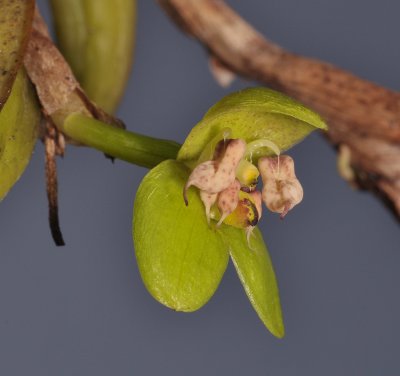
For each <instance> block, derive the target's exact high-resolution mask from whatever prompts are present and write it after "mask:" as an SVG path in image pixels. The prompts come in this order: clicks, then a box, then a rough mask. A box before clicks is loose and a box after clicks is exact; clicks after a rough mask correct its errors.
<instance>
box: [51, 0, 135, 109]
mask: <svg viewBox="0 0 400 376" xmlns="http://www.w3.org/2000/svg"><path fill="white" fill-rule="evenodd" d="M51 5H52V10H53V14H54V19H55V26H56V34H57V39H58V42H59V43H60V50H61V52H62V53H63V54H64V56H65V58H66V60H67V61H68V63H69V64H70V65H71V68H72V70H73V72H74V74H75V75H76V77H77V79H78V81H79V82H80V83H81V85H82V87H83V89H84V90H85V92H86V94H87V95H88V97H89V98H90V99H91V100H92V101H94V102H95V103H96V104H97V105H99V106H100V107H101V108H102V109H104V110H106V111H108V112H109V113H112V112H114V111H115V109H116V106H117V104H118V102H119V100H120V98H121V96H122V94H123V91H124V88H125V86H126V83H127V80H128V76H129V72H130V68H131V65H132V55H133V47H134V43H135V24H136V0H112V1H110V0H108V1H107V0H103V1H99V0H68V1H65V0H51Z"/></svg>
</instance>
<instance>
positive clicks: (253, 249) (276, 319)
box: [222, 226, 285, 338]
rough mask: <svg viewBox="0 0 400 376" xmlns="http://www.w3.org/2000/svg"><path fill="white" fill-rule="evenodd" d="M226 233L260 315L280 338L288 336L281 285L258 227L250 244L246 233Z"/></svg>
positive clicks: (229, 229) (231, 230) (226, 228)
mask: <svg viewBox="0 0 400 376" xmlns="http://www.w3.org/2000/svg"><path fill="white" fill-rule="evenodd" d="M222 231H223V234H224V236H225V237H226V240H227V242H228V243H229V245H230V247H229V251H230V255H231V258H232V261H233V263H234V265H235V268H236V271H237V273H238V275H239V278H240V281H241V282H242V285H243V287H244V290H245V291H246V294H247V296H248V298H249V300H250V302H251V304H252V305H253V307H254V309H255V310H256V312H257V314H258V316H259V317H260V319H261V320H262V322H263V323H264V325H265V326H266V327H267V328H268V329H269V331H270V332H271V333H272V334H273V335H274V336H276V337H278V338H282V337H283V336H284V335H285V328H284V325H283V319H282V310H281V304H280V299H279V290H278V284H277V281H276V277H275V272H274V268H273V266H272V262H271V258H270V256H269V254H268V250H267V247H266V246H265V243H264V240H263V238H262V234H261V232H260V230H259V229H258V228H255V229H254V230H253V234H252V235H251V237H250V244H248V243H247V239H246V234H245V232H244V231H243V230H241V231H240V230H239V231H238V230H237V229H235V228H233V227H230V226H224V227H223V229H222Z"/></svg>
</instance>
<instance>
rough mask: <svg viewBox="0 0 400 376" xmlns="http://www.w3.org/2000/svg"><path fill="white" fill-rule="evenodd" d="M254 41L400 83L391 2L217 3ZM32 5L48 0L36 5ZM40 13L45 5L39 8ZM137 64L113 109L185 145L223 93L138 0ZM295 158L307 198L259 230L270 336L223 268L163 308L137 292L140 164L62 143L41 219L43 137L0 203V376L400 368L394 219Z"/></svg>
mask: <svg viewBox="0 0 400 376" xmlns="http://www.w3.org/2000/svg"><path fill="white" fill-rule="evenodd" d="M230 3H231V4H232V5H233V6H234V8H236V9H237V10H238V11H239V12H240V13H241V14H242V15H243V16H244V17H245V18H247V19H248V20H249V21H250V22H251V23H253V24H254V25H255V26H256V27H257V28H258V29H259V30H260V31H261V32H262V33H263V34H265V35H268V36H269V37H270V38H271V39H272V40H274V41H276V42H278V43H280V44H282V45H283V46H285V47H287V48H289V49H290V50H292V51H295V52H297V53H301V54H305V55H309V56H313V57H317V58H321V59H325V60H327V61H330V62H333V63H335V64H337V65H339V66H341V67H343V68H346V69H349V70H351V71H353V72H355V73H357V74H359V75H361V76H363V77H365V78H368V79H370V80H373V81H375V82H378V83H380V84H383V85H385V86H388V87H391V88H393V89H399V86H400V82H399V74H398V71H399V69H398V67H399V62H400V49H399V44H398V35H399V28H400V27H399V22H398V14H399V11H400V5H399V2H398V0H386V1H380V2H378V1H375V2H373V1H370V2H368V1H365V0H351V1H349V0H335V1H332V0H318V1H317V0H302V1H298V0H279V1H274V0H270V1H256V0H252V1H249V0H248V1H239V0H235V1H230ZM39 4H40V5H41V6H44V5H45V1H39ZM46 14H47V12H46ZM137 34H138V40H137V48H136V60H135V66H134V70H133V73H132V76H131V79H130V81H129V87H128V92H127V94H126V96H125V98H124V100H123V103H122V105H121V107H120V111H119V115H120V117H122V118H123V119H124V120H125V121H126V123H127V124H128V125H129V128H130V129H132V130H136V131H138V132H142V133H147V134H151V135H155V136H158V137H165V138H171V139H176V140H178V141H183V140H184V138H185V136H186V134H187V133H188V132H189V130H190V128H191V127H192V126H193V125H194V124H195V123H196V122H197V121H198V120H199V119H200V117H201V116H202V115H203V113H204V112H205V111H206V110H207V108H208V107H209V106H210V105H212V104H213V103H214V102H216V101H217V100H218V99H219V98H221V97H222V96H223V95H225V94H226V93H228V92H230V91H234V90H238V89H240V88H242V87H246V86H249V85H251V84H252V83H249V82H244V81H241V80H237V81H236V82H235V84H234V85H233V86H232V87H231V88H230V89H229V90H223V89H221V88H220V87H218V86H217V84H216V83H215V82H214V81H213V79H212V77H211V75H210V74H209V71H208V68H207V64H206V60H205V53H204V51H203V50H202V49H201V48H200V47H199V46H198V45H197V44H196V43H194V42H193V41H191V40H190V39H188V38H186V37H184V36H183V35H181V34H180V32H178V31H177V30H176V29H175V27H174V26H173V25H172V24H171V23H170V22H169V20H167V18H166V17H165V16H164V14H163V13H162V12H161V10H160V9H159V8H158V7H157V5H156V3H155V2H153V1H144V0H141V1H139V24H138V33H137ZM292 155H293V156H294V157H295V159H296V162H297V171H298V176H299V177H300V179H301V181H302V184H303V186H304V188H305V199H304V201H303V203H302V205H300V206H299V207H298V208H296V210H294V211H293V212H292V213H290V215H289V216H288V217H287V219H285V221H284V222H283V223H282V222H281V221H280V220H279V219H278V218H277V216H273V215H267V216H266V218H265V219H264V220H263V222H262V224H261V228H262V230H263V233H264V235H265V238H266V240H267V243H268V245H269V248H270V252H271V256H272V258H273V261H274V265H275V268H276V272H277V275H278V278H279V283H280V290H281V298H282V305H283V309H284V315H285V323H286V331H287V335H286V337H285V338H284V339H283V340H277V339H275V338H274V337H272V336H271V335H270V334H269V333H268V332H267V330H265V329H264V327H263V325H262V324H261V322H260V321H259V319H258V318H257V316H256V314H255V313H254V312H253V310H252V308H251V306H250V304H249V302H248V301H247V298H246V296H245V294H244V292H243V291H242V287H241V285H240V283H239V281H238V279H237V277H236V275H235V272H234V270H233V268H232V266H231V265H230V266H229V268H228V271H227V273H226V275H225V277H224V279H223V281H222V284H221V286H220V288H219V289H218V291H217V293H216V294H215V296H214V297H213V298H212V300H211V301H210V302H209V303H208V304H207V305H206V306H205V307H204V308H202V309H201V310H200V311H198V312H195V313H192V314H183V313H175V312H173V311H170V310H168V309H167V308H165V307H163V306H161V305H160V304H159V303H157V302H156V301H154V300H153V299H152V298H151V297H150V295H149V294H148V293H147V292H146V290H145V288H144V286H143V284H142V282H141V280H140V277H139V274H138V270H137V266H136V263H135V258H134V253H133V247H132V239H131V216H132V203H133V199H134V196H135V191H136V189H137V187H138V184H139V182H140V181H141V179H142V177H143V176H144V174H145V173H146V171H145V169H142V168H139V167H135V166H132V165H129V164H127V163H124V162H119V161H117V162H116V163H115V164H114V165H113V164H111V163H110V162H109V161H108V160H106V159H105V158H104V157H103V155H102V154H100V153H98V152H96V151H93V150H89V149H84V148H81V149H78V148H74V147H71V148H69V149H68V151H67V156H66V157H65V159H64V160H62V161H60V162H59V179H60V185H61V187H60V208H61V224H62V228H63V231H64V235H65V238H66V241H67V246H66V247H64V248H56V247H55V246H54V245H53V243H52V240H51V237H50V234H49V229H48V225H47V203H46V199H45V189H44V172H43V146H42V145H41V144H40V145H38V146H37V148H36V151H35V154H34V157H33V159H32V162H31V164H30V166H29V168H28V169H27V171H26V173H25V175H24V176H23V178H22V179H21V181H20V182H19V183H18V184H17V185H16V186H15V187H14V189H13V190H12V192H11V193H10V194H9V195H8V197H7V198H6V199H5V200H4V202H2V203H1V210H0V229H1V230H0V234H1V246H0V248H1V249H0V302H1V305H0V374H1V375H5V376H13V375H18V376H19V375H41V376H47V375H65V376H67V375H68V376H71V375H74V376H79V375H82V376H83V375H85V376H87V375H97V376H101V375H158V374H162V375H194V376H195V375H277V376H278V375H279V376H281V375H325V376H327V375H399V374H400V354H399V345H398V342H399V335H400V322H399V317H400V297H399V293H398V291H399V288H398V287H399V285H400V273H399V266H400V249H399V246H398V240H399V225H398V223H396V221H395V220H394V218H392V216H391V215H390V213H389V212H388V211H387V210H386V209H384V208H383V206H381V204H380V203H379V202H378V201H376V200H375V199H374V198H373V197H372V196H370V195H369V194H365V193H357V192H354V191H352V190H351V189H350V188H349V187H348V186H347V185H346V184H345V182H343V181H342V180H341V179H340V178H339V177H338V175H337V173H336V169H335V163H336V162H335V153H334V152H333V150H332V149H331V148H330V147H329V146H328V145H327V144H326V143H325V141H323V139H322V138H321V137H320V136H319V135H313V136H312V137H310V138H309V139H308V140H307V141H306V142H304V143H302V144H300V145H299V146H297V147H296V148H295V149H294V150H293V151H292Z"/></svg>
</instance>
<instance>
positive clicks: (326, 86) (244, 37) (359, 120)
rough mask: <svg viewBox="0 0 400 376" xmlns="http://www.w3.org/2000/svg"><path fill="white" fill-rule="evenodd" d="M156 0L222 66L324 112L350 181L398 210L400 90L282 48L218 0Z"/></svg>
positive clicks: (398, 211) (331, 138)
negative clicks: (344, 159) (375, 194)
mask: <svg viewBox="0 0 400 376" xmlns="http://www.w3.org/2000/svg"><path fill="white" fill-rule="evenodd" d="M158 1H159V3H160V5H161V6H162V7H163V8H164V9H165V10H166V11H167V13H168V14H169V15H170V16H171V18H172V19H173V20H174V21H175V22H176V23H177V24H178V25H179V26H180V27H181V28H182V29H183V30H184V31H185V32H186V33H188V34H189V35H191V36H193V37H194V38H196V39H198V40H199V41H200V42H201V43H202V44H203V45H204V46H205V47H206V48H207V50H208V51H209V53H210V54H211V56H212V57H213V58H214V59H217V60H218V61H219V62H220V64H221V65H222V66H225V67H226V68H227V69H229V70H231V71H233V72H235V73H237V74H238V75H240V76H242V77H245V78H248V79H252V80H256V81H260V82H262V83H264V84H266V85H268V86H272V87H274V88H276V89H278V90H281V91H283V92H285V93H287V94H289V95H290V96H292V97H294V98H297V99H298V100H300V101H301V102H303V103H305V104H306V105H308V106H309V107H311V108H313V109H314V110H316V111H317V112H319V113H320V114H321V115H322V116H323V117H325V119H326V120H327V122H328V124H329V128H330V130H329V133H328V137H329V139H330V141H331V142H332V143H333V144H334V145H336V146H342V148H341V149H342V150H343V146H344V149H345V150H346V155H347V157H346V161H347V162H346V163H347V164H348V166H347V167H351V169H352V170H353V172H354V175H353V177H352V179H353V181H352V183H353V184H354V183H357V185H358V186H359V187H360V188H365V189H369V190H371V191H373V192H375V193H377V194H379V195H380V196H381V197H382V198H384V199H385V201H386V202H388V203H390V206H391V207H392V208H393V209H394V210H395V212H396V214H397V215H398V216H399V215H400V94H399V93H396V92H393V91H391V90H388V89H385V88H383V87H381V86H379V85H376V84H373V83H371V82H368V81H365V80H363V79H360V78H358V77H356V76H354V75H352V74H351V73H348V72H346V71H344V70H342V69H339V68H337V67H334V66H333V65H330V64H327V63H324V62H321V61H318V60H314V59H309V58H306V57H302V56H298V55H295V54H292V53H290V52H288V51H285V50H284V49H282V48H281V47H279V46H277V45H275V44H273V43H272V42H270V41H269V40H268V39H266V38H264V37H263V36H262V35H261V34H259V33H258V32H257V31H256V30H254V28H253V27H252V26H251V25H249V24H248V23H247V22H246V21H244V20H243V19H242V18H241V17H240V16H239V15H238V14H236V13H235V12H234V11H233V10H232V9H231V8H229V7H228V6H227V5H226V4H225V3H224V2H223V1H221V0H158ZM342 162H343V161H342ZM342 165H343V163H342ZM347 170H348V169H347ZM346 176H347V177H348V176H349V174H346Z"/></svg>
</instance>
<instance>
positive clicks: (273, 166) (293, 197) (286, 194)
mask: <svg viewBox="0 0 400 376" xmlns="http://www.w3.org/2000/svg"><path fill="white" fill-rule="evenodd" d="M258 168H259V170H260V173H261V177H262V180H263V183H264V187H263V190H262V199H263V201H264V203H265V205H266V206H267V208H268V209H269V210H271V211H272V212H274V213H280V214H281V218H284V217H285V215H286V214H287V213H288V212H289V210H291V209H292V208H293V207H294V206H295V205H297V204H299V203H300V202H301V200H302V199H303V188H302V186H301V184H300V182H299V180H298V179H297V178H296V175H295V171H294V162H293V159H292V158H291V157H289V156H288V155H282V156H280V157H276V158H267V157H264V158H260V160H259V161H258Z"/></svg>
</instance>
